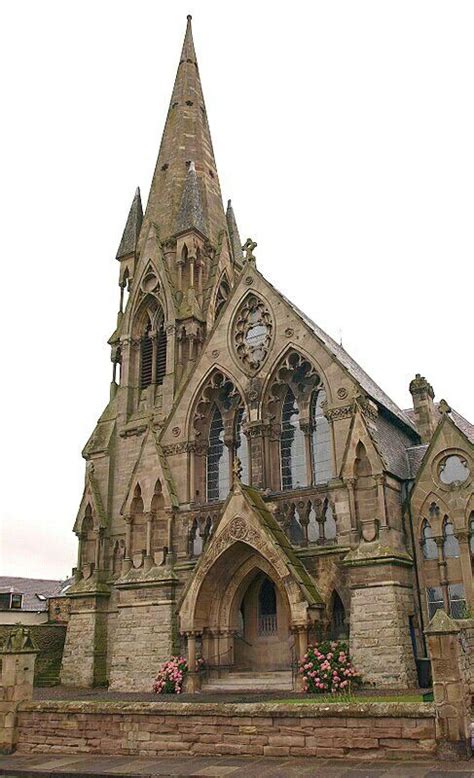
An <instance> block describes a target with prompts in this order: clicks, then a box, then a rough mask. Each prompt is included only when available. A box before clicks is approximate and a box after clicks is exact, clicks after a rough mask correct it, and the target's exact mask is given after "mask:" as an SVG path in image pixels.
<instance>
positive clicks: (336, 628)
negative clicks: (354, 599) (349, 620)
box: [331, 592, 347, 640]
mask: <svg viewBox="0 0 474 778" xmlns="http://www.w3.org/2000/svg"><path fill="white" fill-rule="evenodd" d="M344 637H347V625H346V611H345V608H344V605H343V602H342V600H341V598H340V597H339V595H338V593H337V592H334V594H333V596H332V616H331V638H332V639H333V640H340V639H341V638H344Z"/></svg>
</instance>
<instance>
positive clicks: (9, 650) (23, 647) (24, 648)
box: [2, 624, 39, 654]
mask: <svg viewBox="0 0 474 778" xmlns="http://www.w3.org/2000/svg"><path fill="white" fill-rule="evenodd" d="M38 650H39V649H38V648H37V646H36V644H35V642H34V640H33V637H32V635H31V632H30V630H29V629H28V627H23V626H22V625H21V624H17V625H16V626H15V627H14V628H13V629H12V630H11V631H10V634H9V635H8V637H7V639H6V641H5V645H4V646H3V648H2V653H4V654H20V653H28V654H31V653H33V652H37V651H38Z"/></svg>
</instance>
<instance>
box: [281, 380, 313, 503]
mask: <svg viewBox="0 0 474 778" xmlns="http://www.w3.org/2000/svg"><path fill="white" fill-rule="evenodd" d="M299 413H300V410H299V407H298V403H297V401H296V397H295V395H294V394H293V392H292V390H291V387H288V388H287V390H286V395H285V400H284V402H283V408H282V413H281V442H280V451H281V488H282V490H283V491H286V490H287V489H299V488H301V487H302V486H307V485H308V481H307V468H306V445H305V439H304V432H303V430H302V429H301V426H300V423H299Z"/></svg>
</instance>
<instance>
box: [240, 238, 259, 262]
mask: <svg viewBox="0 0 474 778" xmlns="http://www.w3.org/2000/svg"><path fill="white" fill-rule="evenodd" d="M256 248H257V243H255V241H254V240H252V238H247V240H246V241H245V243H244V245H243V246H242V249H243V251H245V261H246V262H255V254H254V253H253V250H254V249H256Z"/></svg>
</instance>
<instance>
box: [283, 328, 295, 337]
mask: <svg viewBox="0 0 474 778" xmlns="http://www.w3.org/2000/svg"><path fill="white" fill-rule="evenodd" d="M294 334H295V331H294V329H293V328H292V327H287V328H286V330H285V335H286V337H287V338H291V337H292V336H293V335H294Z"/></svg>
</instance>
